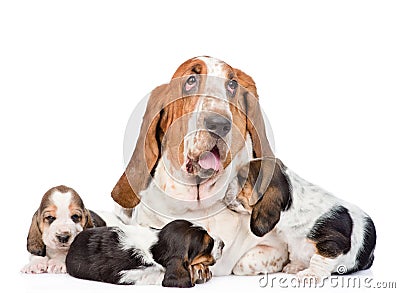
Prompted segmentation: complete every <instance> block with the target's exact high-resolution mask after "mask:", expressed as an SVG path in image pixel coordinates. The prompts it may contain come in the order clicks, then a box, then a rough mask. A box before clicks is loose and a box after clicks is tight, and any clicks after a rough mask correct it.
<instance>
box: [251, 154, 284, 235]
mask: <svg viewBox="0 0 400 293" xmlns="http://www.w3.org/2000/svg"><path fill="white" fill-rule="evenodd" d="M254 163H255V162H254ZM252 167H253V168H254V167H255V168H259V166H256V164H255V165H254V166H252V165H250V168H252ZM264 167H266V168H268V170H267V171H266V172H265V171H263V170H261V172H260V176H259V178H258V179H257V180H260V181H259V182H262V181H263V178H262V175H263V174H264V173H268V172H269V170H270V168H271V166H268V164H265V165H264ZM284 168H285V167H284V166H283V164H282V163H281V161H280V160H278V159H277V160H276V163H275V168H274V172H273V175H272V178H271V180H270V181H269V184H268V186H267V187H266V192H265V193H264V194H262V195H261V199H260V200H259V201H258V202H257V203H256V204H255V205H254V207H253V210H252V213H251V219H250V229H251V231H252V232H253V233H254V234H255V235H256V236H259V237H261V236H264V235H265V234H267V233H268V232H269V231H271V230H272V229H273V228H274V227H275V225H276V224H277V223H278V221H279V219H280V216H281V212H282V211H285V210H287V209H288V208H289V207H290V205H291V192H290V186H289V181H288V179H287V177H286V175H285V174H284V173H283V169H284ZM258 184H259V183H258V182H256V183H254V186H257V185H258ZM256 188H258V187H256Z"/></svg>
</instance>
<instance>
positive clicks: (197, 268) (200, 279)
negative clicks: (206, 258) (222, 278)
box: [190, 263, 212, 284]
mask: <svg viewBox="0 0 400 293" xmlns="http://www.w3.org/2000/svg"><path fill="white" fill-rule="evenodd" d="M190 275H191V278H192V283H193V284H194V283H196V284H203V283H205V282H208V281H209V280H210V279H211V277H212V273H211V271H210V269H209V268H208V266H206V265H203V264H201V263H200V264H196V265H193V266H191V272H190Z"/></svg>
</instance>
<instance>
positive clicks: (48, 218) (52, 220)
mask: <svg viewBox="0 0 400 293" xmlns="http://www.w3.org/2000/svg"><path fill="white" fill-rule="evenodd" d="M45 219H46V220H47V222H48V223H49V224H51V223H53V222H54V221H55V220H56V218H55V217H53V216H47V217H46V218H45Z"/></svg>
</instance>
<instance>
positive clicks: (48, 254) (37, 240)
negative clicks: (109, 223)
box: [21, 185, 106, 274]
mask: <svg viewBox="0 0 400 293" xmlns="http://www.w3.org/2000/svg"><path fill="white" fill-rule="evenodd" d="M105 224H106V223H105V222H104V220H103V219H102V218H101V217H99V216H98V215H97V214H96V213H94V212H92V211H90V210H88V209H86V208H85V206H84V204H83V201H82V199H81V197H80V196H79V195H78V193H77V192H76V191H75V190H74V189H72V188H70V187H67V186H64V185H60V186H56V187H53V188H51V189H49V190H48V191H47V192H46V193H45V194H44V195H43V197H42V201H41V203H40V206H39V208H38V209H37V211H36V212H35V213H34V215H33V217H32V223H31V226H30V228H29V233H28V239H27V249H28V251H29V253H31V256H30V262H29V263H28V264H27V265H26V266H24V267H23V268H22V270H21V271H22V272H23V273H28V274H39V273H66V268H65V257H66V255H67V252H68V249H69V247H70V245H71V243H72V241H73V240H74V239H75V237H76V235H78V233H79V232H81V231H82V230H84V229H86V228H92V227H100V226H105Z"/></svg>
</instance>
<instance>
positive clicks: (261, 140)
mask: <svg viewBox="0 0 400 293" xmlns="http://www.w3.org/2000/svg"><path fill="white" fill-rule="evenodd" d="M234 71H235V74H236V76H237V78H238V82H239V85H240V86H241V87H243V88H244V89H245V92H244V93H242V94H243V97H244V101H243V103H244V105H243V108H244V109H243V110H244V111H245V112H246V117H247V119H246V128H247V131H248V133H249V134H250V136H251V140H252V142H253V153H254V157H256V158H262V157H273V156H274V154H273V152H272V150H271V147H270V145H269V142H268V139H267V132H266V130H265V124H264V119H263V115H262V111H261V108H260V104H259V102H258V94H257V88H256V84H255V82H254V80H253V79H252V78H251V77H250V76H249V75H247V74H246V73H244V72H243V71H241V70H239V69H234Z"/></svg>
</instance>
